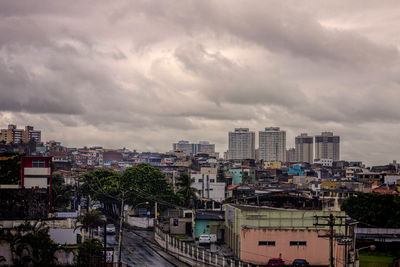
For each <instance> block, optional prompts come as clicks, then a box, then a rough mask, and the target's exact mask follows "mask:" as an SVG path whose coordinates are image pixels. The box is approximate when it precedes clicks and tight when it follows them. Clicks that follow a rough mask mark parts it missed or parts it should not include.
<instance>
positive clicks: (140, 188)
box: [80, 164, 179, 206]
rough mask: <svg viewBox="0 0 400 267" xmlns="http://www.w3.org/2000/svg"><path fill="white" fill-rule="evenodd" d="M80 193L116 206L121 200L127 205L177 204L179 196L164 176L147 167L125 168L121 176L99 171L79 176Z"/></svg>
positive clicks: (109, 170) (105, 170) (141, 165)
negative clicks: (155, 202)
mask: <svg viewBox="0 0 400 267" xmlns="http://www.w3.org/2000/svg"><path fill="white" fill-rule="evenodd" d="M80 182H83V184H82V186H81V187H80V191H81V193H82V194H85V195H90V196H91V197H92V198H93V199H95V200H99V201H102V202H103V203H119V202H120V200H121V199H122V198H124V200H125V203H126V204H128V205H132V206H133V205H136V204H138V203H141V202H144V201H152V200H153V201H165V202H168V203H173V204H174V203H178V200H179V199H178V196H177V195H176V194H175V193H174V191H173V189H172V185H171V184H170V183H169V182H168V181H167V179H166V178H165V175H164V174H163V173H162V172H161V171H160V170H159V169H157V168H155V167H153V166H151V165H150V164H140V165H137V166H134V167H130V168H127V169H126V170H125V171H124V172H123V173H118V172H116V171H114V170H111V169H98V170H95V171H91V172H88V173H86V174H84V175H83V176H82V177H81V180H80Z"/></svg>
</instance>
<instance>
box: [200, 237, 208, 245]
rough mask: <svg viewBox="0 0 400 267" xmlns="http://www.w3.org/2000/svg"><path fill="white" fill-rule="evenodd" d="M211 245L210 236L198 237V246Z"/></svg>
mask: <svg viewBox="0 0 400 267" xmlns="http://www.w3.org/2000/svg"><path fill="white" fill-rule="evenodd" d="M210 243H211V237H210V235H200V236H199V245H208V244H210Z"/></svg>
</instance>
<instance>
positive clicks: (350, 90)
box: [0, 0, 400, 164]
mask: <svg viewBox="0 0 400 267" xmlns="http://www.w3.org/2000/svg"><path fill="white" fill-rule="evenodd" d="M398 14H400V3H399V2H398V0H392V1H385V0H383V1H375V0H374V1H369V0H354V1H347V0H335V1H320V0H315V1H311V0H305V1H297V0H292V1H290V0H287V1H281V0H279V1H265V0H260V1H256V0H254V1H253V0H250V1H249V0H243V1H239V0H235V1H223V0H215V1H190V0H173V1H158V0H154V1H150V0H143V1H142V0H135V1H108V0H107V1H106V0H104V1H100V0H93V1H85V0H83V1H76V2H75V4H74V3H73V2H72V1H54V0H43V1H40V2H37V1H30V0H25V1H9V0H0V127H1V128H3V127H6V126H7V124H8V123H16V124H18V125H19V126H20V127H21V128H22V127H23V126H24V125H26V124H30V125H34V126H35V127H36V128H38V129H41V130H42V136H43V139H44V140H49V139H56V140H59V141H61V142H62V143H63V144H65V145H67V146H83V145H102V146H105V147H111V148H118V147H123V146H125V147H127V148H130V149H133V148H135V149H137V150H139V151H167V150H170V149H171V143H173V142H176V141H178V140H181V139H185V140H190V141H194V142H197V141H199V140H209V141H211V142H214V143H215V144H216V149H217V150H218V151H220V152H222V151H225V150H226V149H227V141H228V131H230V130H233V128H235V127H249V128H250V129H252V130H254V131H259V130H262V129H263V128H265V127H268V126H280V127H281V128H282V129H284V130H286V131H287V138H288V140H287V144H288V147H291V146H294V137H295V136H296V135H298V134H299V133H301V132H308V133H309V134H313V135H314V134H317V133H319V132H321V131H334V132H335V133H337V134H338V135H340V136H341V138H342V143H341V150H342V154H341V158H342V159H346V160H363V161H364V162H366V163H368V164H372V163H387V162H388V161H391V160H393V159H398V160H400V158H399V157H398V155H399V151H400V142H399V141H400V137H399V134H400V127H399V122H400V105H399V96H400V84H399V83H400V62H399V43H400V16H399V15H398Z"/></svg>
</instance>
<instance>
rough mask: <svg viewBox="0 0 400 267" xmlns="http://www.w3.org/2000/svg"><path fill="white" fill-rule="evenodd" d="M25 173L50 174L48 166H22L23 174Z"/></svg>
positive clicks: (25, 174)
mask: <svg viewBox="0 0 400 267" xmlns="http://www.w3.org/2000/svg"><path fill="white" fill-rule="evenodd" d="M27 175H35V176H36V175H41V176H50V168H24V176H27Z"/></svg>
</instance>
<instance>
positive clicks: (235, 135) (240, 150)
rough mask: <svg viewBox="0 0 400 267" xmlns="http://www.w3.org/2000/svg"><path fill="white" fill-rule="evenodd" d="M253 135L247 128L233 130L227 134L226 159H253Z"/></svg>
mask: <svg viewBox="0 0 400 267" xmlns="http://www.w3.org/2000/svg"><path fill="white" fill-rule="evenodd" d="M255 139H256V138H255V133H254V132H250V131H249V128H235V131H234V132H229V148H228V159H230V160H241V159H255Z"/></svg>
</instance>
